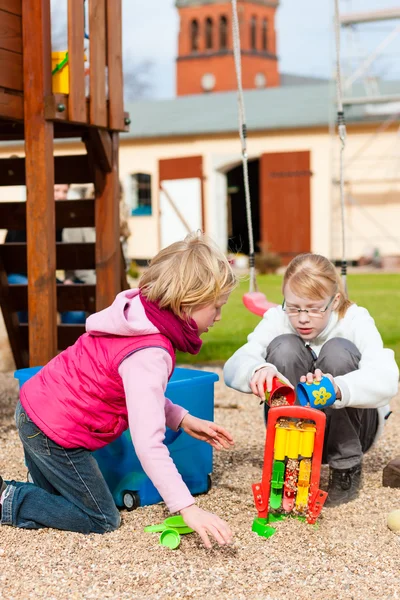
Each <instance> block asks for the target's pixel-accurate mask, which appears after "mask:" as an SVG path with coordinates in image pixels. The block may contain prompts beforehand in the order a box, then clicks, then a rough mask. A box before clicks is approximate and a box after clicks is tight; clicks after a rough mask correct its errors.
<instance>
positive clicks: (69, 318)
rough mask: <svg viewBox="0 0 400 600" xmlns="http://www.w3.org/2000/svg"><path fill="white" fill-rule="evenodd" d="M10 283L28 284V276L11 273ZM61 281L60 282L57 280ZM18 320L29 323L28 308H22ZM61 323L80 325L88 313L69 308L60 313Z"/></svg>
mask: <svg viewBox="0 0 400 600" xmlns="http://www.w3.org/2000/svg"><path fill="white" fill-rule="evenodd" d="M7 279H8V283H11V284H13V283H19V284H24V285H27V283H28V278H27V276H26V275H20V274H19V273H10V274H9V275H7ZM57 283H60V282H57ZM17 315H18V320H19V322H20V323H28V312H27V311H26V310H20V311H18V313H17ZM60 315H61V323H68V324H72V325H80V324H81V323H85V322H86V313H85V311H83V310H68V311H65V312H62V313H60Z"/></svg>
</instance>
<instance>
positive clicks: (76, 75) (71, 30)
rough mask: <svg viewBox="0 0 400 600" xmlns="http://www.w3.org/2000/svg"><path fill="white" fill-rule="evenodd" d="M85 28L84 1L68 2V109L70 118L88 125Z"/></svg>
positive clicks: (70, 0)
mask: <svg viewBox="0 0 400 600" xmlns="http://www.w3.org/2000/svg"><path fill="white" fill-rule="evenodd" d="M84 26H85V24H84V4H83V2H82V0H68V62H69V97H68V108H69V118H70V120H71V121H74V122H75V123H86V97H85V64H84V46H83V44H84V34H85V31H84Z"/></svg>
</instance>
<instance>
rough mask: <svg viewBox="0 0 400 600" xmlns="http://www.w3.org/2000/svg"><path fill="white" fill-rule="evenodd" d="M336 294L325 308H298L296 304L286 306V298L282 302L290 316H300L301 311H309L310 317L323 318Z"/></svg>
mask: <svg viewBox="0 0 400 600" xmlns="http://www.w3.org/2000/svg"><path fill="white" fill-rule="evenodd" d="M334 298H335V295H333V296H332V298H331V299H330V300H329V302H328V304H327V305H326V306H325V308H296V307H295V306H286V304H285V300H284V301H283V302H282V310H284V311H285V313H286V314H287V315H288V317H298V316H299V315H300V313H302V312H304V313H307V315H308V316H309V317H315V318H322V317H323V316H324V314H325V313H326V311H327V310H328V308H329V307H330V305H331V304H332V302H333V300H334Z"/></svg>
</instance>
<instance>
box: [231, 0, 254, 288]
mask: <svg viewBox="0 0 400 600" xmlns="http://www.w3.org/2000/svg"><path fill="white" fill-rule="evenodd" d="M232 32H233V55H234V59H235V70H236V79H237V87H238V109H239V111H238V112H239V134H240V141H241V145H242V163H243V181H244V194H245V200H246V218H247V229H248V232H249V267H250V292H254V291H257V281H256V271H255V264H254V237H253V223H252V218H251V198H250V185H249V168H248V154H247V125H246V113H245V106H244V97H243V85H242V65H241V48H240V30H239V18H238V11H237V2H236V0H232Z"/></svg>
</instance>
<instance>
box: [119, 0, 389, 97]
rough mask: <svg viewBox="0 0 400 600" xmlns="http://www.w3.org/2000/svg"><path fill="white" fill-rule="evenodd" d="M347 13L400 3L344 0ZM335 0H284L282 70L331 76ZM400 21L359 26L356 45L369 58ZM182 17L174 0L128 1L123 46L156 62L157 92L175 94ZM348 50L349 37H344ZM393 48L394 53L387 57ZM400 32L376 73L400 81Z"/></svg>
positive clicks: (125, 1)
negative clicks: (347, 41)
mask: <svg viewBox="0 0 400 600" xmlns="http://www.w3.org/2000/svg"><path fill="white" fill-rule="evenodd" d="M340 6H341V11H342V12H353V11H357V10H370V9H378V8H389V7H400V0H341V1H340ZM333 7H334V2H333V0H303V1H300V0H282V1H281V4H280V6H279V8H278V11H277V21H276V29H277V37H278V56H279V61H280V70H281V71H282V72H286V73H296V74H306V75H321V76H326V77H328V76H330V74H331V73H332V68H333V61H334V44H333V29H332V20H333V11H334V8H333ZM398 24H399V21H387V22H380V23H376V24H373V25H371V24H368V25H363V26H358V31H356V32H355V34H354V35H353V42H354V44H353V46H354V48H357V46H358V48H359V50H358V51H359V52H360V53H361V54H362V55H364V56H366V55H367V54H368V51H372V50H373V49H374V48H375V47H376V46H377V45H378V44H379V43H380V42H381V41H382V40H383V39H384V38H385V37H386V36H387V35H388V33H390V31H391V30H392V29H394V27H395V26H396V25H398ZM177 36H178V17H177V10H176V8H175V2H174V0H123V44H124V49H125V51H127V52H128V55H129V56H130V57H132V58H133V59H134V60H136V61H140V60H146V59H150V60H152V61H153V63H154V67H153V71H152V74H153V79H154V86H153V91H152V95H153V96H155V97H158V98H168V97H172V96H173V95H174V94H175V62H174V61H175V57H176V52H177ZM343 44H344V48H343V50H344V54H346V55H347V52H346V47H345V44H346V40H345V39H343ZM389 51H390V56H388V54H389ZM399 63H400V39H399V36H398V38H397V39H396V40H394V41H393V42H392V44H391V45H390V46H389V47H388V49H387V52H386V54H385V57H384V58H382V59H380V60H379V62H377V66H376V72H377V73H379V74H381V75H384V76H385V77H387V76H389V77H391V78H393V77H399V79H400V67H399Z"/></svg>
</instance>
